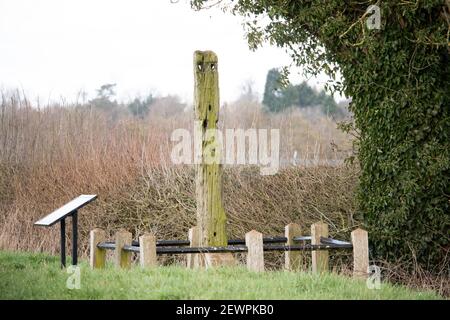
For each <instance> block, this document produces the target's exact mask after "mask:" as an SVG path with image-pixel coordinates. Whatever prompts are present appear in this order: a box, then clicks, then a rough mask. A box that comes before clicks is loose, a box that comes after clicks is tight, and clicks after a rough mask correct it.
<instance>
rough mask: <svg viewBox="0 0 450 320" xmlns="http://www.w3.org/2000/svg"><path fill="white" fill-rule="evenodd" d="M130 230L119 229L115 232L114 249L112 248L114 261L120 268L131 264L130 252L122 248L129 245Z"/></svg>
mask: <svg viewBox="0 0 450 320" xmlns="http://www.w3.org/2000/svg"><path fill="white" fill-rule="evenodd" d="M131 241H132V235H131V232H128V231H126V230H121V231H118V232H117V233H116V249H115V250H114V263H115V265H116V266H117V267H120V268H129V267H130V266H131V252H129V251H125V250H123V246H126V245H128V246H129V245H131Z"/></svg>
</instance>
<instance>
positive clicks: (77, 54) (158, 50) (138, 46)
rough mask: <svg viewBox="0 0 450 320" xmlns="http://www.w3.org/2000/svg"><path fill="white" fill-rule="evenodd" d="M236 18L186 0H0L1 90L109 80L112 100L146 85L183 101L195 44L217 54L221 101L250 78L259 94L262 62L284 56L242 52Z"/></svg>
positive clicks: (53, 96)
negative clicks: (114, 91) (112, 85)
mask: <svg viewBox="0 0 450 320" xmlns="http://www.w3.org/2000/svg"><path fill="white" fill-rule="evenodd" d="M175 1H176V0H172V2H175ZM241 23H242V18H240V17H234V16H232V15H231V14H229V13H227V14H224V13H222V12H221V11H218V10H206V11H200V12H195V11H194V10H192V9H191V8H190V7H189V3H188V1H187V0H179V2H178V3H171V0H128V1H125V0H95V1H92V0H91V1H87V0H39V1H36V0H0V89H3V90H5V89H6V90H8V89H12V88H20V89H21V90H22V89H23V90H24V91H25V92H26V94H27V95H28V97H29V98H33V99H34V98H36V97H37V96H39V97H40V99H41V101H43V102H45V101H48V100H59V99H60V98H61V97H64V99H65V100H66V101H73V100H75V97H76V95H77V93H78V92H79V91H80V90H84V91H86V92H87V93H88V97H89V98H92V97H93V96H94V95H95V89H97V88H99V87H100V86H101V85H102V84H105V83H117V93H118V98H119V100H128V99H130V98H131V97H134V96H135V95H136V94H140V95H146V94H147V93H149V92H153V93H157V94H160V95H166V94H177V95H179V96H180V97H181V98H182V99H183V100H184V101H187V102H191V101H192V91H193V72H192V56H193V52H194V51H195V50H207V49H208V50H213V51H215V52H216V53H217V54H218V56H219V74H220V90H221V99H222V101H232V100H233V99H236V98H237V97H238V96H239V94H240V92H241V88H242V85H243V84H244V83H245V82H247V81H249V80H250V81H253V82H254V89H255V90H256V91H257V92H258V93H259V94H260V95H262V93H263V92H264V82H265V77H266V74H267V71H268V70H269V69H270V68H272V67H280V66H283V65H288V64H289V63H290V59H289V57H288V56H287V54H285V53H284V51H283V50H282V49H278V48H274V47H269V46H266V47H265V48H263V49H259V50H258V51H256V52H252V51H250V50H249V49H248V46H247V41H246V40H245V38H244V31H243V27H242V24H241ZM292 80H293V81H296V82H298V81H300V76H293V79H292ZM325 81H326V78H325V77H319V78H317V79H311V80H310V83H311V84H312V85H316V86H321V84H323V83H324V82H325Z"/></svg>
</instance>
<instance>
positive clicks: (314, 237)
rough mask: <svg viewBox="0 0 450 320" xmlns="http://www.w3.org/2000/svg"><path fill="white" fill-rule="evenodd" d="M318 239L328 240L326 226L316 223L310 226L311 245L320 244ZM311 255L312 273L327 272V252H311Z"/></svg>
mask: <svg viewBox="0 0 450 320" xmlns="http://www.w3.org/2000/svg"><path fill="white" fill-rule="evenodd" d="M320 237H324V238H328V225H327V224H326V223H323V222H317V223H314V224H313V225H311V244H320ZM311 254H312V272H318V273H322V272H327V271H328V255H329V254H328V250H320V251H319V250H313V251H312V252H311Z"/></svg>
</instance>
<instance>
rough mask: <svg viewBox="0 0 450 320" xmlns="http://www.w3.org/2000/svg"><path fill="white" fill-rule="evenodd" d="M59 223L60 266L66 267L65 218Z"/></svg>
mask: <svg viewBox="0 0 450 320" xmlns="http://www.w3.org/2000/svg"><path fill="white" fill-rule="evenodd" d="M60 225H61V268H65V267H66V219H62V220H61V222H60Z"/></svg>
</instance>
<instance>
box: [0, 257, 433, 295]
mask: <svg viewBox="0 0 450 320" xmlns="http://www.w3.org/2000/svg"><path fill="white" fill-rule="evenodd" d="M80 268H81V273H80V274H81V277H80V289H72V290H70V289H68V288H67V287H66V282H67V279H68V277H69V276H70V275H69V274H68V273H67V272H66V271H65V270H61V269H60V268H59V260H58V258H57V257H54V256H48V255H44V254H28V253H12V252H0V299H308V300H311V299H439V296H437V295H436V294H434V293H432V292H414V291H411V290H409V289H406V288H404V287H400V286H393V285H390V284H385V283H382V285H381V288H380V289H379V290H370V289H367V287H366V284H365V282H364V281H357V280H353V279H350V278H346V277H343V276H338V275H335V274H326V275H322V276H317V275H313V274H309V273H291V272H282V271H277V272H265V273H260V274H257V273H251V272H248V271H246V270H245V269H244V268H242V267H240V268H220V269H214V270H207V271H192V270H187V269H185V268H182V267H176V266H173V267H161V268H156V269H153V270H143V269H141V268H139V267H137V266H136V267H133V268H132V269H131V270H118V269H115V268H112V267H108V268H106V269H105V270H94V271H93V270H90V269H89V267H88V265H87V264H86V263H85V262H82V263H81V265H80Z"/></svg>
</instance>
